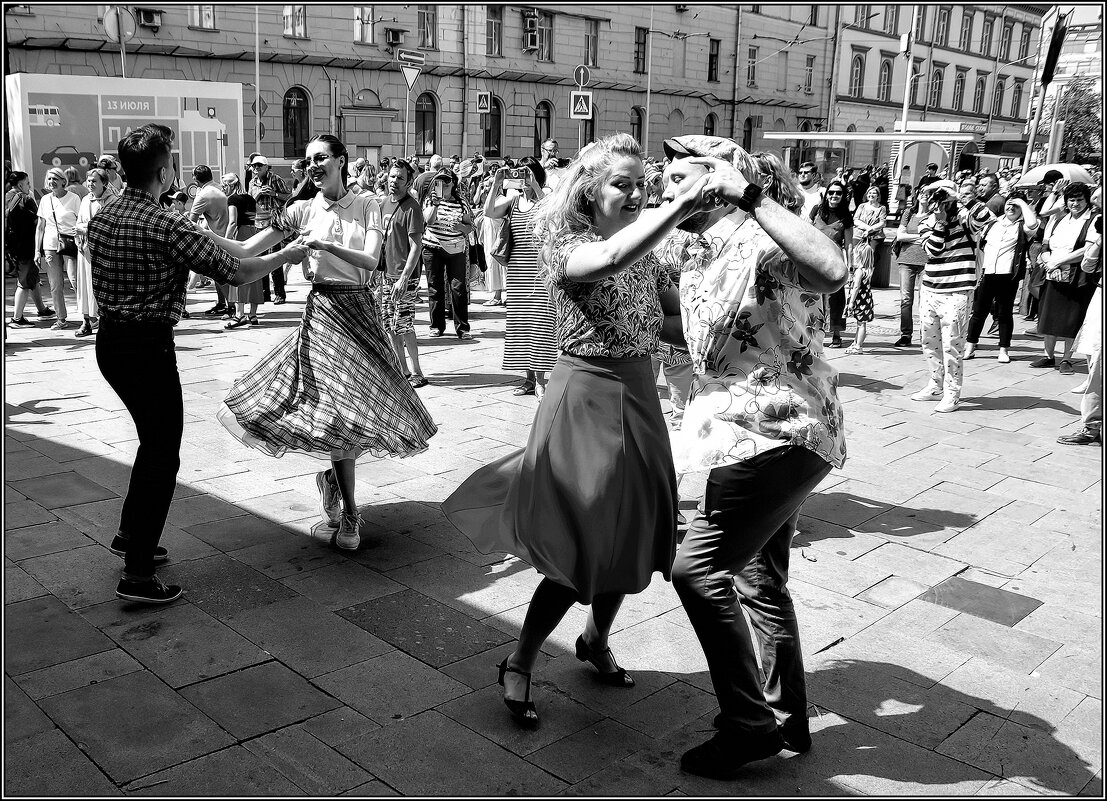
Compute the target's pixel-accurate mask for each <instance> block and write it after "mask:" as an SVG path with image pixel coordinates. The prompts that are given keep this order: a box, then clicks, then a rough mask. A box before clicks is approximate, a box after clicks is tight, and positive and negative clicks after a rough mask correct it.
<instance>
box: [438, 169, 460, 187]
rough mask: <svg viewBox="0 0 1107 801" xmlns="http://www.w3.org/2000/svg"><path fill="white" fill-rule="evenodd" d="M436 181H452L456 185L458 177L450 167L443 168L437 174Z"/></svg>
mask: <svg viewBox="0 0 1107 801" xmlns="http://www.w3.org/2000/svg"><path fill="white" fill-rule="evenodd" d="M434 180H436V181H452V182H453V183H455V184H456V183H457V175H455V174H454V171H453V170H451V169H450V168H449V167H443V168H442V169H440V170H439V171H438V172H436V173H435V174H434Z"/></svg>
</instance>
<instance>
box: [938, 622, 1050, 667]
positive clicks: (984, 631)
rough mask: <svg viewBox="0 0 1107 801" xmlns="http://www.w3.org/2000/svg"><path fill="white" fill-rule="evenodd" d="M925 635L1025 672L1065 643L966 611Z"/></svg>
mask: <svg viewBox="0 0 1107 801" xmlns="http://www.w3.org/2000/svg"><path fill="white" fill-rule="evenodd" d="M925 636H926V639H927V640H930V641H932V642H936V643H939V644H942V645H945V646H947V647H949V648H953V649H954V650H957V651H962V652H964V653H966V654H969V655H971V656H978V657H980V658H981V659H984V660H986V661H988V662H992V663H994V664H998V665H1004V666H1006V667H1010V668H1012V669H1013V670H1018V671H1020V672H1023V673H1030V672H1031V671H1032V670H1034V669H1035V668H1037V667H1038V666H1039V665H1041V664H1042V663H1043V662H1045V660H1046V659H1048V658H1049V657H1050V656H1051V655H1052V654H1053V653H1055V652H1056V651H1057V650H1058V649H1059V648H1061V643H1059V642H1056V641H1054V640H1049V639H1046V638H1045V637H1039V636H1037V635H1036V634H1027V633H1026V632H1021V631H1016V630H1015V629H1012V628H1009V627H1007V626H1003V625H1001V624H999V623H993V622H992V621H990V620H984V619H983V618H979V617H975V616H973V615H968V614H964V613H962V614H959V615H957V616H956V617H955V618H953V619H952V620H950V621H949V622H948V623H945V624H943V625H942V626H940V627H938V628H937V629H936V630H935V631H932V632H930V633H929V634H927V635H925Z"/></svg>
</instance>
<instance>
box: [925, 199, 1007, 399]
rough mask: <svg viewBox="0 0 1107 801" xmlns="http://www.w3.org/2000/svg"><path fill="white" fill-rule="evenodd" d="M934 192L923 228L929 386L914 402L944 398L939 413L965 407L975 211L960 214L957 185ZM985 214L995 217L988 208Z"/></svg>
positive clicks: (974, 268) (974, 273)
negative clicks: (963, 389) (963, 383)
mask: <svg viewBox="0 0 1107 801" xmlns="http://www.w3.org/2000/svg"><path fill="white" fill-rule="evenodd" d="M930 188H931V190H932V191H931V193H930V201H929V204H928V211H929V212H930V214H929V216H928V217H927V218H926V219H925V220H923V222H922V223H921V224H920V225H919V236H920V238H921V239H922V242H923V249H924V250H925V251H926V254H927V262H926V266H925V267H924V268H923V276H922V297H921V304H920V305H921V308H920V310H919V318H920V319H919V322H920V327H921V328H922V346H923V355H924V356H926V364H927V367H928V368H929V370H930V381H929V382H928V383H927V385H926V386H925V387H924V388H923V389H921V390H919V391H918V392H916V393H915V394H914V395H912V396H911V399H912V400H917V401H928V400H934V399H935V398H941V400H940V401H939V403H938V405H937V406H936V407H934V411H936V412H952V411H954V410H956V409H957V407H958V406H959V405H960V402H961V380H962V370H963V363H964V357H965V338H966V335H967V333H968V322H969V312H970V309H971V305H972V294H973V289H974V288H975V287H976V277H977V276H976V274H977V264H976V252H975V249H974V247H973V241H972V238H971V237H970V234H969V226H970V223H972V224H975V220H974V218H973V215H972V213H971V212H968V211H967V210H960V211H959V210H958V208H957V202H958V198H957V185H956V184H954V183H953V181H950V180H940V181H935V182H933V183H932V184H930ZM973 189H974V192H975V185H974V187H973ZM974 197H975V195H974ZM984 212H985V213H987V214H988V215H989V217H990V216H991V212H988V211H987V209H984Z"/></svg>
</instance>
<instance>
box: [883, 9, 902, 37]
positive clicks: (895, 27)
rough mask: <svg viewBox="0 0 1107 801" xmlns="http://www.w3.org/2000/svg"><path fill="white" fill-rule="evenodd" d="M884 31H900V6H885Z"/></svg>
mask: <svg viewBox="0 0 1107 801" xmlns="http://www.w3.org/2000/svg"><path fill="white" fill-rule="evenodd" d="M884 32H885V33H898V32H899V6H884Z"/></svg>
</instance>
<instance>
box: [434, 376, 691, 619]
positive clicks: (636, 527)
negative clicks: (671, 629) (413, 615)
mask: <svg viewBox="0 0 1107 801" xmlns="http://www.w3.org/2000/svg"><path fill="white" fill-rule="evenodd" d="M442 511H443V512H444V513H445V515H446V517H447V518H448V519H449V520H450V522H451V523H453V524H454V526H456V527H457V528H458V529H459V530H460V531H461V532H462V533H463V534H465V535H466V536H467V537H468V538H469V539H470V540H472V541H473V544H474V545H475V546H476V547H477V548H478V549H479V550H480V551H481V552H483V553H498V552H503V553H510V554H514V555H515V556H518V557H520V558H521V559H524V560H526V561H527V562H529V563H530V564H531V565H533V566H534V568H535V569H536V570H538V572H539V573H541V574H542V575H543V576H545V577H546V578H548V579H550V580H551V581H553V582H555V583H557V584H560V585H562V586H565V587H569V588H571V589H573V590H575V591H576V592H577V599H578V600H579V601H580V602H581V603H591V601H592V599H593V598H594V597H595V596H596V595H600V594H607V593H623V594H628V593H635V592H641V591H642V590H644V589H645V588H646V587H647V586H649V583H650V580H651V578H652V576H653V574H654V573H655V572H660V573H661V574H662V575H663V576H664V577H665V578H666V579H669V578H670V577H671V575H672V566H673V557H674V555H675V554H676V515H677V485H676V475H675V473H674V471H673V456H672V451H671V449H670V446H669V435H668V429H667V428H666V427H665V421H664V419H663V418H662V415H661V404H660V403H659V402H658V399H657V389H656V386H655V382H654V378H653V374H652V370H651V369H650V360H649V358H648V357H647V358H641V359H600V358H582V357H577V356H567V355H562V356H561V357H560V358H559V359H558V361H557V364H556V366H555V367H554V369H553V372H552V373H551V374H550V382H549V385H548V387H547V388H546V394H545V396H544V397H543V398H542V402H541V403H540V404H539V405H538V413H537V415H536V416H535V418H534V425H533V427H532V428H531V433H530V438H529V440H528V441H527V446H526V448H524V449H523V450H521V451H518V452H516V453H513V454H508V455H507V456H504V457H502V458H501V459H498V460H497V461H495V462H492V463H491V464H488V465H485V466H484V467H482V468H480V469H479V470H477V471H476V472H475V473H473V475H472V476H470V477H469V478H468V479H466V480H465V481H464V482H463V483H462V484H461V486H460V487H458V489H457V490H455V491H454V493H453V494H452V495H451V496H450V497H449V498H447V499H446V501H445V502H444V503H443V504H442Z"/></svg>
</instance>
